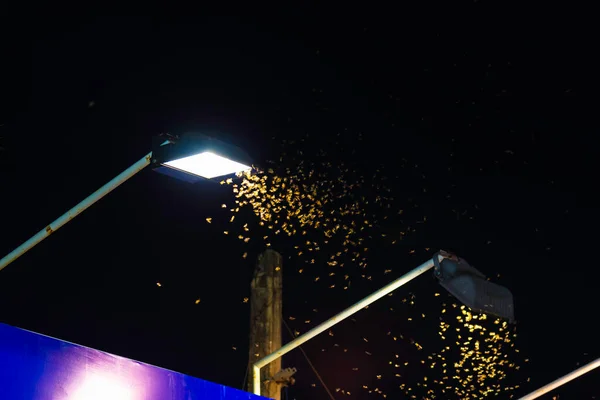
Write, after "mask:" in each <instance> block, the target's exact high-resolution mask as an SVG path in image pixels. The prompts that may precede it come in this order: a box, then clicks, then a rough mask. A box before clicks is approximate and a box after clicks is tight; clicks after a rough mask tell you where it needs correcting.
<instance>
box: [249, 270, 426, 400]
mask: <svg viewBox="0 0 600 400" xmlns="http://www.w3.org/2000/svg"><path fill="white" fill-rule="evenodd" d="M432 267H433V259H431V260H428V261H426V262H424V263H423V264H421V265H419V266H418V267H417V268H415V269H413V270H412V271H410V272H408V273H407V274H405V275H402V276H401V277H400V278H398V279H396V280H395V281H393V282H392V283H389V284H387V285H386V286H384V287H382V288H381V289H379V290H378V291H376V292H374V293H372V294H370V295H369V296H367V297H365V298H364V299H362V300H361V301H359V302H358V303H356V304H354V305H353V306H350V307H349V308H347V309H345V310H344V311H342V312H341V313H339V314H337V315H336V316H334V317H331V318H330V319H328V320H327V321H325V322H323V323H322V324H320V325H317V326H315V327H314V328H312V329H311V330H310V331H308V332H306V333H305V334H304V335H300V336H298V337H297V338H296V339H294V340H292V341H291V342H289V343H288V344H286V345H285V346H283V347H282V348H280V349H279V350H277V351H276V352H273V353H271V354H269V355H268V356H266V357H264V358H261V359H260V360H258V361H257V362H255V363H254V365H253V366H252V382H253V384H252V388H253V391H254V394H257V395H259V396H260V369H261V368H262V367H264V366H265V365H267V364H269V363H270V362H272V361H274V360H276V359H278V358H279V357H282V356H283V355H284V354H286V353H288V352H290V351H291V350H293V349H295V348H296V347H298V346H300V345H301V344H302V343H304V342H306V341H308V340H310V339H312V338H313V337H315V336H317V335H318V334H319V333H321V332H323V331H326V330H327V329H329V328H331V327H332V326H334V325H335V324H337V323H339V322H341V321H343V320H344V319H346V318H348V317H349V316H351V315H352V314H355V313H357V312H358V311H360V310H362V309H363V308H365V307H366V306H368V305H369V304H371V303H374V302H376V301H377V300H379V299H380V298H382V297H384V296H386V295H388V294H390V293H391V292H393V291H394V290H396V289H398V288H399V287H400V286H402V285H404V284H406V283H408V282H410V281H411V280H413V279H415V278H416V277H417V276H419V275H421V274H423V273H424V272H426V271H428V270H430V269H431V268H432Z"/></svg>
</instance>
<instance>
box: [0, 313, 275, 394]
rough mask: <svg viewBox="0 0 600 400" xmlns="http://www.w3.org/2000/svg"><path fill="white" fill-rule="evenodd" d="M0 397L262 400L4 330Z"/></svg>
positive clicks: (1, 328) (0, 330)
mask: <svg viewBox="0 0 600 400" xmlns="http://www.w3.org/2000/svg"><path fill="white" fill-rule="evenodd" d="M0 387H1V388H2V389H1V390H0V391H1V394H0V396H1V397H2V398H3V399H4V398H6V399H15V400H16V399H27V400H50V399H51V400H104V399H112V400H208V399H211V400H212V399H214V400H261V399H265V398H264V397H260V396H256V395H254V394H250V393H247V392H243V391H241V390H238V389H233V388H229V387H226V386H222V385H218V384H216V383H212V382H207V381H204V380H202V379H198V378H194V377H191V376H187V375H184V374H180V373H178V372H173V371H169V370H166V369H163V368H159V367H154V366H152V365H148V364H144V363H140V362H137V361H134V360H130V359H127V358H123V357H119V356H115V355H112V354H109V353H105V352H102V351H99V350H94V349H91V348H88V347H84V346H79V345H76V344H73V343H68V342H63V341H61V340H57V339H54V338H51V337H48V336H43V335H39V334H36V333H33V332H29V331H25V330H22V329H18V328H14V327H11V326H8V325H4V324H0Z"/></svg>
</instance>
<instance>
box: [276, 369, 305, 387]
mask: <svg viewBox="0 0 600 400" xmlns="http://www.w3.org/2000/svg"><path fill="white" fill-rule="evenodd" d="M297 371H298V370H297V369H296V368H284V369H282V370H281V371H279V372H278V373H276V374H275V376H273V377H272V378H271V379H269V381H271V382H275V383H276V384H278V385H282V386H284V387H285V386H290V385H293V384H294V383H295V382H296V379H295V378H294V376H293V375H294V374H295V373H296V372H297Z"/></svg>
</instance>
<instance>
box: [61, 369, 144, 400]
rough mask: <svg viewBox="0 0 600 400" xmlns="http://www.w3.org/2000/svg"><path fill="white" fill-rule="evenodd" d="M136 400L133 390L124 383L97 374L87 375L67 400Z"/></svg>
mask: <svg viewBox="0 0 600 400" xmlns="http://www.w3.org/2000/svg"><path fill="white" fill-rule="evenodd" d="M107 399H111V400H137V399H138V396H136V394H135V392H134V390H133V388H132V387H131V386H129V385H128V384H127V383H126V382H124V381H122V380H119V379H116V378H110V377H104V376H101V375H97V374H94V373H92V374H89V375H88V376H86V377H85V378H84V380H83V382H82V383H81V384H80V385H78V386H77V388H76V389H75V390H74V393H73V394H72V395H70V396H69V400H107Z"/></svg>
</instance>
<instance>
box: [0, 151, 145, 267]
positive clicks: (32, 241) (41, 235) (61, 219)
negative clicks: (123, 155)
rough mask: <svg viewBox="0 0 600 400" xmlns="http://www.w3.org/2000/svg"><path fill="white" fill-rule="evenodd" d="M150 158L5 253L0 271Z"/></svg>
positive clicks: (132, 173) (135, 165)
mask: <svg viewBox="0 0 600 400" xmlns="http://www.w3.org/2000/svg"><path fill="white" fill-rule="evenodd" d="M151 158H152V152H150V153H148V154H146V155H145V156H144V158H142V159H141V160H139V161H138V162H136V163H135V164H133V165H132V166H131V167H129V168H127V169H126V170H125V171H123V172H121V173H120V174H119V175H118V176H116V177H115V178H114V179H112V180H111V181H110V182H108V183H107V184H106V185H104V186H102V187H101V188H100V189H98V190H96V191H95V192H94V193H92V194H91V195H89V196H88V197H87V198H86V199H85V200H83V201H82V202H81V203H79V204H77V205H76V206H75V207H73V208H71V209H70V210H69V211H67V212H66V213H64V214H63V215H61V216H60V217H58V218H57V219H56V220H55V221H54V222H52V223H51V224H50V225H47V226H46V227H45V228H44V229H42V230H41V231H39V232H38V233H36V234H35V235H34V236H32V237H31V238H30V239H29V240H27V241H26V242H25V243H23V244H22V245H20V246H19V247H17V248H16V249H14V250H13V251H12V252H10V253H9V254H8V255H6V256H5V257H4V258H3V259H1V260H0V271H1V270H2V269H3V268H4V267H6V266H7V265H8V264H10V263H11V262H13V261H15V260H16V259H17V258H19V257H21V256H22V255H23V254H25V253H26V252H27V251H29V250H31V249H32V248H33V247H34V246H35V245H36V244H38V243H39V242H41V241H42V240H44V239H46V238H47V237H48V236H50V235H51V234H52V233H54V232H56V231H57V230H58V229H59V228H60V227H62V226H63V225H65V224H66V223H67V222H69V221H70V220H72V219H73V218H75V217H76V216H78V215H79V214H81V213H82V212H84V211H85V210H86V209H88V208H89V207H90V206H91V205H92V204H94V203H95V202H97V201H98V200H100V199H101V198H103V197H104V196H106V195H107V194H109V193H110V192H112V191H113V190H115V189H116V188H117V187H119V185H121V184H122V183H123V182H125V181H127V180H128V179H129V178H131V177H132V176H134V175H135V174H137V173H138V172H140V171H141V170H143V169H144V168H145V167H147V166H148V165H149V164H150V160H151Z"/></svg>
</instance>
